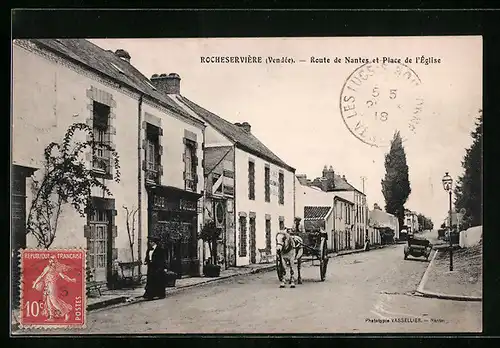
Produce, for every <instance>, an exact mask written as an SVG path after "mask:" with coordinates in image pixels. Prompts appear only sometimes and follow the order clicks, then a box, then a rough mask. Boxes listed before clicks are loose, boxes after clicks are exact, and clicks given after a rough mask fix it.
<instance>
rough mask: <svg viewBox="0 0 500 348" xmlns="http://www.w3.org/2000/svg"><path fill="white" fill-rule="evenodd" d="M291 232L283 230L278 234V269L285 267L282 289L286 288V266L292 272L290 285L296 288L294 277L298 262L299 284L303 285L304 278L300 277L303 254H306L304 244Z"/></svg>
mask: <svg viewBox="0 0 500 348" xmlns="http://www.w3.org/2000/svg"><path fill="white" fill-rule="evenodd" d="M289 232H290V230H288V231H287V230H281V231H279V232H278V233H277V234H276V256H277V257H278V258H279V261H280V262H279V265H278V267H283V270H284V274H283V278H282V280H281V284H280V288H284V287H285V277H284V276H285V274H286V270H285V264H286V265H287V266H288V268H289V270H290V280H289V284H290V287H291V288H295V281H294V279H293V275H294V274H295V272H294V270H293V267H294V264H295V261H297V283H298V284H302V277H301V275H300V266H301V259H302V254H303V253H304V248H303V245H304V242H303V240H302V238H300V237H299V236H292V235H291V234H290V233H289Z"/></svg>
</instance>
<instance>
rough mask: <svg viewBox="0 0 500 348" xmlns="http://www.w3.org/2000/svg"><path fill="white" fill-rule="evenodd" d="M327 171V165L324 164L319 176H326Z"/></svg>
mask: <svg viewBox="0 0 500 348" xmlns="http://www.w3.org/2000/svg"><path fill="white" fill-rule="evenodd" d="M327 173H328V167H327V166H326V165H325V166H324V167H323V172H322V174H321V177H323V178H326V174H327Z"/></svg>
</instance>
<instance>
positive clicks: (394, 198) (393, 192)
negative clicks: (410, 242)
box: [381, 131, 411, 226]
mask: <svg viewBox="0 0 500 348" xmlns="http://www.w3.org/2000/svg"><path fill="white" fill-rule="evenodd" d="M381 183H382V193H383V195H384V198H385V211H386V212H388V213H389V214H393V215H395V216H396V217H397V218H398V220H399V226H403V225H404V205H405V203H406V201H407V200H408V196H409V195H410V193H411V187H410V181H409V179H408V164H407V163H406V153H405V150H404V147H403V141H402V139H401V135H400V133H399V131H397V132H396V133H395V134H394V138H393V139H392V141H391V148H390V150H389V153H388V154H386V155H385V177H384V179H382V182H381Z"/></svg>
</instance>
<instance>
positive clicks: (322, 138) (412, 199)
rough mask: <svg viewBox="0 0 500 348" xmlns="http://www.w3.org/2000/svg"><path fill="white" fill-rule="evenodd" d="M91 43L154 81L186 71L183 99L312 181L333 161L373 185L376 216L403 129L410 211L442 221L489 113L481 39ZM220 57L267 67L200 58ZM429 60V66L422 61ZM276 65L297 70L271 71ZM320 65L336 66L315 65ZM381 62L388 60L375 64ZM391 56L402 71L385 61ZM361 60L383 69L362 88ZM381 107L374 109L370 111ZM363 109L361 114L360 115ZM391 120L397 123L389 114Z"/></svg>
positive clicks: (355, 180)
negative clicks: (237, 125)
mask: <svg viewBox="0 0 500 348" xmlns="http://www.w3.org/2000/svg"><path fill="white" fill-rule="evenodd" d="M90 41H92V42H93V43H95V44H97V45H98V46H100V47H102V48H104V49H109V50H113V51H114V50H116V49H119V48H121V49H125V50H126V51H128V52H129V54H130V56H131V64H133V65H134V66H135V67H136V68H137V69H139V70H140V71H141V72H142V73H143V74H144V75H146V76H147V77H149V78H150V77H151V76H152V75H153V74H161V73H167V74H168V73H174V72H175V73H177V74H179V75H180V77H181V94H182V95H184V96H185V97H187V98H189V99H191V100H192V101H194V102H196V103H197V104H199V105H201V106H203V107H204V108H205V109H208V110H210V111H211V112H213V113H215V114H217V115H219V116H221V117H223V118H225V119H226V120H228V121H231V122H244V121H246V122H248V123H250V125H251V127H252V130H251V131H252V133H253V134H254V135H255V136H256V137H257V138H259V139H260V140H261V141H262V142H263V143H264V144H265V145H266V146H267V147H268V148H270V149H271V150H272V151H273V152H274V153H275V154H276V155H278V156H279V157H280V158H281V159H282V160H284V161H285V162H287V163H288V164H289V165H291V166H292V167H294V168H296V170H297V174H306V175H307V177H308V178H311V179H314V178H315V177H317V176H321V171H322V169H323V166H324V165H328V166H330V165H331V166H332V167H333V169H334V170H335V172H336V173H337V174H340V175H345V176H346V179H347V180H348V181H349V182H350V183H351V184H353V185H354V186H355V187H357V188H358V189H359V190H360V191H362V190H363V184H362V177H365V178H366V179H365V182H364V190H365V193H366V195H367V200H368V204H369V207H370V209H371V208H373V204H374V203H378V204H379V205H380V206H381V207H384V205H385V202H384V197H383V194H382V190H381V179H382V178H383V176H384V174H385V168H384V155H385V154H386V153H387V152H388V149H389V148H388V146H389V143H390V139H391V138H392V134H393V132H394V131H395V130H396V129H398V130H400V131H401V134H402V136H403V138H404V139H405V142H404V147H405V151H406V156H407V163H408V166H409V179H410V185H411V189H412V192H411V194H410V196H409V198H408V201H407V202H406V204H405V207H406V208H408V209H411V210H414V211H416V212H419V213H422V214H424V215H426V216H428V217H429V218H431V219H432V221H433V222H434V224H435V225H440V224H441V222H442V221H443V220H444V219H445V217H446V214H447V211H448V195H447V193H446V192H445V191H444V189H443V187H442V183H441V180H442V178H443V176H444V175H445V172H449V174H450V175H451V176H452V177H453V179H454V180H455V181H456V179H457V177H458V176H459V175H461V174H462V173H463V169H462V166H461V161H462V159H463V156H464V154H465V149H466V148H468V147H469V146H470V145H471V143H472V138H471V136H470V132H471V131H472V130H473V129H474V128H475V126H474V124H475V120H476V118H477V116H478V112H479V110H480V109H482V51H483V49H482V38H481V37H478V36H448V37H357V38H354V37H342V38H340V37H337V38H335V37H331V38H207V39H200V38H196V39H185V38H182V39H149V38H148V39H92V40H90ZM215 56H223V57H227V56H229V57H230V56H237V57H244V56H246V57H248V56H254V57H262V58H261V59H262V63H252V64H247V63H202V58H201V57H215ZM422 56H424V57H425V58H427V62H428V64H425V61H424V63H422V62H421V59H419V61H418V62H417V59H416V58H417V57H422ZM268 57H273V58H282V57H285V58H291V59H293V60H294V63H266V60H267V58H268ZM311 57H315V58H329V59H330V62H329V63H319V62H318V63H312V62H311ZM336 57H337V58H339V62H337V63H335V58H336ZM377 57H378V58H379V62H378V63H377V62H372V60H373V59H376V58H377ZM384 57H386V58H387V59H390V60H391V62H394V60H396V59H401V63H402V64H397V63H394V64H389V65H382V64H381V63H382V60H383V58H384ZM346 58H350V59H351V62H348V61H347V59H346ZM359 58H365V59H369V60H370V63H369V65H371V66H372V70H374V71H375V72H374V73H373V76H372V75H370V77H369V79H368V80H366V81H362V82H363V83H362V84H361V85H360V86H359V88H357V85H356V84H355V83H356V81H359V79H358V80H354V81H353V80H352V79H353V78H355V77H356V76H357V77H363V78H365V77H364V76H366V73H367V72H369V71H370V70H367V65H365V66H362V65H363V63H362V62H361V61H359V60H356V59H359ZM406 58H409V59H411V62H410V61H406V62H405V60H406ZM353 61H354V62H353ZM429 62H430V63H429ZM399 67H400V68H401V69H402V70H401V71H402V72H403V73H404V72H406V71H410V75H408V76H411V78H410V79H409V80H406V79H405V78H403V77H396V76H397V75H396V74H395V72H396V70H395V69H399ZM391 69H393V70H391ZM408 69H411V70H408ZM363 72H364V74H363ZM402 76H406V75H402ZM417 76H418V78H416V77H417ZM415 81H416V82H415ZM411 82H413V83H411ZM344 85H345V87H344ZM349 87H351V89H349ZM355 87H356V88H355ZM374 87H377V88H378V90H377V91H374V90H373V88H374ZM391 89H394V90H396V91H394V94H395V95H391V93H392V92H390V91H391ZM354 90H355V91H354ZM375 92H376V93H375ZM396 94H397V96H396ZM375 95H376V96H377V98H375V99H374V96H375ZM349 97H354V99H355V100H356V102H355V103H353V102H352V100H353V99H349ZM391 97H395V99H394V100H391ZM350 101H351V102H350ZM374 101H377V102H378V103H377V104H376V105H375V106H374V109H371V108H368V103H373V102H374ZM371 105H373V104H370V106H371ZM341 108H343V110H344V111H343V112H341ZM353 110H356V111H357V112H358V114H357V115H355V116H354V117H353V114H352V113H353V112H354V111H353ZM416 110H418V112H416ZM375 112H378V114H375ZM383 112H387V114H385V115H386V117H388V118H385V119H382V118H381V117H382V116H383ZM412 114H413V115H415V117H412ZM372 117H373V118H372ZM359 120H361V122H362V123H361V126H360V124H359V123H358V122H359ZM363 120H364V121H363ZM383 120H384V122H382V121H383ZM410 123H411V124H412V126H411V127H410V126H409V124H410ZM364 128H366V131H365V132H363V129H364ZM353 133H354V134H357V135H358V136H355V135H354V134H353ZM361 133H363V134H361ZM365 136H366V137H365ZM360 139H364V140H367V139H371V140H369V141H366V142H368V143H375V145H377V146H372V145H369V144H367V143H366V142H363V141H361V140H360ZM375 139H376V140H375Z"/></svg>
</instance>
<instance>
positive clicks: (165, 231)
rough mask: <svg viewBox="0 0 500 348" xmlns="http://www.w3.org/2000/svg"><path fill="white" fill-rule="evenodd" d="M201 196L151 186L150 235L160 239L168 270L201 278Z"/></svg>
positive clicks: (169, 188)
mask: <svg viewBox="0 0 500 348" xmlns="http://www.w3.org/2000/svg"><path fill="white" fill-rule="evenodd" d="M201 196H202V195H201V194H199V193H195V192H190V191H185V190H182V189H179V188H176V187H171V186H152V187H148V236H152V237H157V238H159V239H160V241H161V242H160V243H161V246H162V247H163V248H164V249H165V252H166V262H167V268H168V269H169V270H170V271H173V272H175V273H177V274H178V276H179V277H182V276H183V275H190V276H197V275H199V265H200V260H199V256H198V200H199V199H200V198H201Z"/></svg>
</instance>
